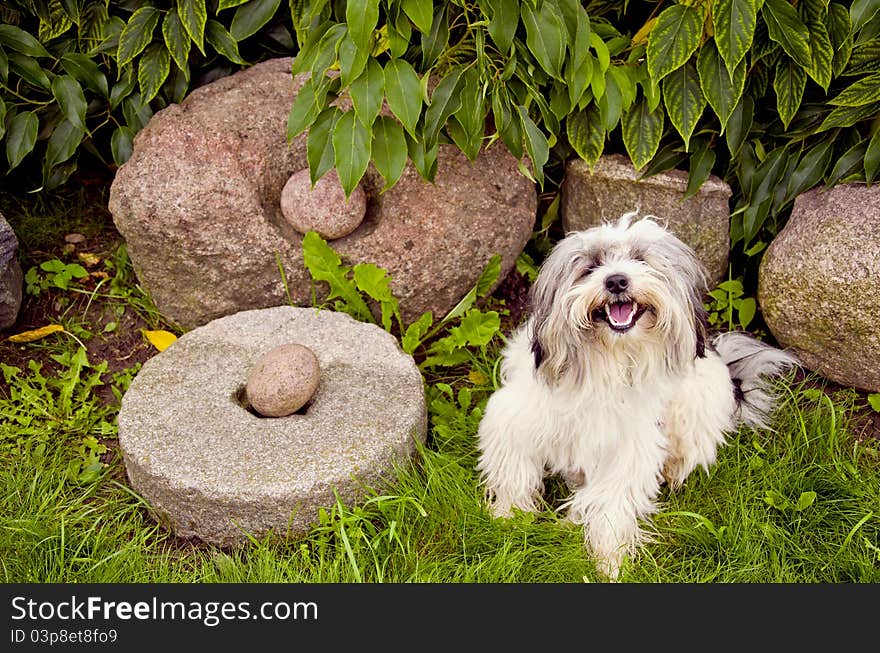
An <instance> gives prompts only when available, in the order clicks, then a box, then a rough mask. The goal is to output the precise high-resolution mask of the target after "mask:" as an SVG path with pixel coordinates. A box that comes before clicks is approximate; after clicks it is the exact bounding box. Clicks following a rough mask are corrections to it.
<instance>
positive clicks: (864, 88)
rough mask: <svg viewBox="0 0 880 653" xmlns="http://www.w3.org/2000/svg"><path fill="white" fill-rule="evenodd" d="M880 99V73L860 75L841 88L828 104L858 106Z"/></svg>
mask: <svg viewBox="0 0 880 653" xmlns="http://www.w3.org/2000/svg"><path fill="white" fill-rule="evenodd" d="M878 101H880V73H875V74H873V75H871V76H869V77H862V78H861V79H858V80H856V81H855V82H854V83H852V84H851V85H850V86H848V87H847V88H845V89H844V90H842V91H841V92H840V93H839V94H838V95H837V97H835V98H833V99H831V100H828V104H832V105H835V106H844V107H860V106H862V105H865V104H870V103H872V102H878Z"/></svg>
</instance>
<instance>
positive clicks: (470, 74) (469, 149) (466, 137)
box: [449, 67, 488, 161]
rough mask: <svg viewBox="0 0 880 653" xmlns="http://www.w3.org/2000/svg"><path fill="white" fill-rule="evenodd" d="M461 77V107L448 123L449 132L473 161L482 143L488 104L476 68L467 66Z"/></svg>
mask: <svg viewBox="0 0 880 653" xmlns="http://www.w3.org/2000/svg"><path fill="white" fill-rule="evenodd" d="M462 78H463V90H462V92H461V94H460V96H461V107H460V108H459V109H458V111H456V112H455V115H454V117H453V120H452V121H450V123H449V132H450V136H452V140H453V141H454V142H455V144H456V145H458V147H459V148H460V149H461V150H462V151H463V152H464V153H465V155H466V156H467V157H468V158H469V159H470V160H471V161H473V160H475V159H476V158H477V154H478V153H479V151H480V146H481V145H482V141H483V135H484V133H485V127H486V113H487V111H488V106H487V103H486V98H485V97H484V96H483V90H482V84H481V83H480V74H479V72H478V71H477V69H476V68H475V67H471V68H468V69H467V71H465V73H464V75H463V76H462Z"/></svg>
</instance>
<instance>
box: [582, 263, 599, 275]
mask: <svg viewBox="0 0 880 653" xmlns="http://www.w3.org/2000/svg"><path fill="white" fill-rule="evenodd" d="M598 267H599V263H598V262H596V261H593V262H592V263H588V264H587V265H585V266H584V267H583V269H582V270H581V279H585V278H587V277H588V276H590V275H591V274H592V273H593V270H595V269H596V268H598Z"/></svg>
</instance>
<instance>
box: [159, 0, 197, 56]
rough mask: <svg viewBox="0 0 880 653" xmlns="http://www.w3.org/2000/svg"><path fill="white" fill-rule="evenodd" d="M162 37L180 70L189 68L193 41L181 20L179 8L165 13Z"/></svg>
mask: <svg viewBox="0 0 880 653" xmlns="http://www.w3.org/2000/svg"><path fill="white" fill-rule="evenodd" d="M162 38H163V39H164V40H165V47H167V48H168V52H170V53H171V56H172V57H173V58H174V62H175V63H176V64H177V67H178V68H180V70H187V71H188V70H189V65H188V63H187V62H188V59H189V49H190V44H191V43H192V41H191V40H190V38H189V34H187V32H186V30H185V29H183V23H181V22H180V16H178V15H177V10H175V9H172V10H171V11H169V12H168V13H167V14H165V19H164V20H163V21H162Z"/></svg>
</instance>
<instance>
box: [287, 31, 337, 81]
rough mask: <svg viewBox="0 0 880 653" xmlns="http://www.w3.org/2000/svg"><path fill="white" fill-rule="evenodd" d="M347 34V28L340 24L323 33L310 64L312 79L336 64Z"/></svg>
mask: <svg viewBox="0 0 880 653" xmlns="http://www.w3.org/2000/svg"><path fill="white" fill-rule="evenodd" d="M347 33H348V28H347V27H346V26H345V25H344V24H342V23H339V24H336V25H333V27H331V28H330V29H328V30H327V31H326V32H325V33H324V36H323V37H322V38H321V40H320V41H319V42H318V47H317V51H316V53H315V57H314V59H313V60H312V62H311V72H312V77H318V76H322V75H324V74H325V73H326V72H327V69H328V68H330V66H332V65H333V64H334V63H336V60H337V58H338V55H337V53H338V51H339V45H340V44H341V43H342V39H344V38H345V35H346V34H347ZM294 68H296V61H294Z"/></svg>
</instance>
